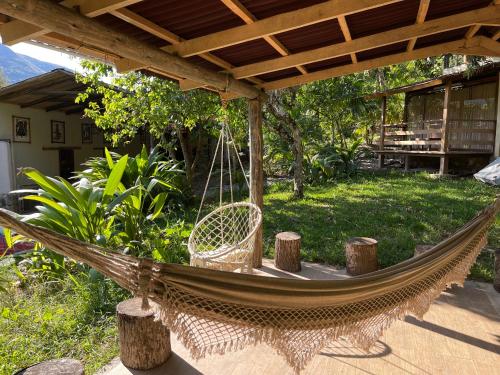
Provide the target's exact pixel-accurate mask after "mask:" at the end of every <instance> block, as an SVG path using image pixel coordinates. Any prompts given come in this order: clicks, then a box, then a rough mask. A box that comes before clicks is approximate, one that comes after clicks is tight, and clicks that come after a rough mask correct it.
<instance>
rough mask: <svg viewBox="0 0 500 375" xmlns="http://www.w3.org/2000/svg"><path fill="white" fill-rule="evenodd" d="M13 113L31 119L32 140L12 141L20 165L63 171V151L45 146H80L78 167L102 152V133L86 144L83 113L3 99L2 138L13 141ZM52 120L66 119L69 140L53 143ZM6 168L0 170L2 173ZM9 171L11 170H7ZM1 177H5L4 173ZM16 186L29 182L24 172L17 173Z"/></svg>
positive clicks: (16, 163) (48, 171)
mask: <svg viewBox="0 0 500 375" xmlns="http://www.w3.org/2000/svg"><path fill="white" fill-rule="evenodd" d="M12 116H20V117H28V118H30V120H31V143H16V142H12V154H13V164H14V166H15V169H16V174H17V170H18V168H21V167H33V168H36V169H38V170H40V171H41V172H43V173H45V174H47V175H51V176H56V175H58V174H59V151H58V150H43V149H42V148H44V147H78V148H79V149H74V154H75V169H77V170H78V169H80V167H79V166H80V164H81V163H83V162H84V161H85V160H87V159H88V158H89V157H91V156H98V155H102V147H103V141H102V135H94V137H93V143H92V144H82V137H81V124H82V123H88V122H89V121H88V120H83V119H81V118H80V115H69V116H68V115H66V114H65V113H63V112H58V111H53V112H46V111H45V110H40V109H35V108H20V107H19V106H18V105H14V104H7V103H0V139H10V140H11V141H12V136H13V135H12ZM51 120H58V121H64V122H65V133H66V139H65V143H64V144H63V143H51V138H50V131H51ZM3 173H4V171H0V176H2V174H3ZM5 173H7V172H5ZM0 178H1V177H0ZM16 185H17V186H16V188H18V189H19V188H23V187H26V186H29V182H28V181H27V180H26V179H25V178H23V177H22V176H17V177H16Z"/></svg>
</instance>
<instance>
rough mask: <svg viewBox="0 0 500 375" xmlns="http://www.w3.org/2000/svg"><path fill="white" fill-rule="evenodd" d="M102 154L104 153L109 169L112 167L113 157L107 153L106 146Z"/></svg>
mask: <svg viewBox="0 0 500 375" xmlns="http://www.w3.org/2000/svg"><path fill="white" fill-rule="evenodd" d="M104 155H106V161H107V162H108V167H109V169H113V166H114V165H115V163H114V162H113V157H112V156H111V154H110V153H109V151H108V148H107V147H105V148H104Z"/></svg>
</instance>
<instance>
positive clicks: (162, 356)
mask: <svg viewBox="0 0 500 375" xmlns="http://www.w3.org/2000/svg"><path fill="white" fill-rule="evenodd" d="M150 304H152V302H151V301H150ZM141 305H142V299H141V298H132V299H129V300H126V301H123V302H120V303H119V304H118V306H117V307H116V314H117V317H118V331H119V337H120V359H121V361H122V363H123V364H124V365H125V366H126V367H129V368H132V369H136V370H149V369H152V368H155V367H158V366H160V365H162V364H163V363H165V362H166V361H167V359H168V358H169V357H170V354H171V352H172V350H171V347H170V331H169V329H168V328H167V327H165V326H164V325H163V324H162V323H161V322H160V321H155V320H154V312H153V310H151V309H150V310H142V308H141Z"/></svg>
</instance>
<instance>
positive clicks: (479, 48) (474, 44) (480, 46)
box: [449, 36, 500, 56]
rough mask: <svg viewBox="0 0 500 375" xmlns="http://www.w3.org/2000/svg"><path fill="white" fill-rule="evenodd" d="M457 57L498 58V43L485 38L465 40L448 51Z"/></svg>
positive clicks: (499, 45)
mask: <svg viewBox="0 0 500 375" xmlns="http://www.w3.org/2000/svg"><path fill="white" fill-rule="evenodd" d="M449 52H451V53H455V54H457V55H472V56H500V43H499V42H496V41H494V40H491V39H490V38H487V37H485V36H476V37H474V38H473V39H466V42H465V43H464V44H463V45H461V46H458V47H457V48H455V49H453V50H451V51H449Z"/></svg>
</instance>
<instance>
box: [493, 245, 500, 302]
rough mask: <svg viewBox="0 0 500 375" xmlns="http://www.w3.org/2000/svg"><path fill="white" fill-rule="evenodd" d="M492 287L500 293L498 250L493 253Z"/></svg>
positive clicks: (499, 255) (499, 257) (499, 254)
mask: <svg viewBox="0 0 500 375" xmlns="http://www.w3.org/2000/svg"><path fill="white" fill-rule="evenodd" d="M493 287H494V288H495V290H496V291H497V292H498V293H500V249H497V250H496V251H495V279H494V280H493Z"/></svg>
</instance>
